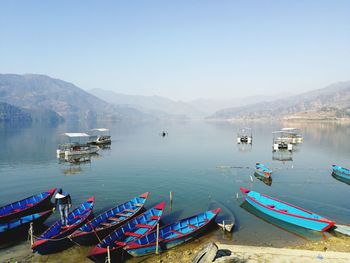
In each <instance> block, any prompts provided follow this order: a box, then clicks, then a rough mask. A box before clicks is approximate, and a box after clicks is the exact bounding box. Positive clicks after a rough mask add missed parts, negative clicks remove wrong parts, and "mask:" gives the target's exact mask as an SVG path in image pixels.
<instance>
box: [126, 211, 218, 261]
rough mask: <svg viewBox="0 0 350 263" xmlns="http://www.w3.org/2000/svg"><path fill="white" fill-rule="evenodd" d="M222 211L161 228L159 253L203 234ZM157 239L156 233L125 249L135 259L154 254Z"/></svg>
mask: <svg viewBox="0 0 350 263" xmlns="http://www.w3.org/2000/svg"><path fill="white" fill-rule="evenodd" d="M220 210H221V208H216V209H214V210H209V211H206V212H204V213H200V214H197V215H195V216H192V217H188V218H185V219H182V220H180V221H178V222H176V223H173V224H170V225H167V226H165V227H162V228H160V229H159V244H158V252H163V251H165V250H168V249H170V248H172V247H175V246H178V245H180V244H182V243H185V242H187V241H189V240H191V239H193V238H194V237H196V236H198V235H200V234H201V233H203V232H204V231H205V230H206V229H207V228H208V227H209V226H210V224H211V223H212V222H214V221H215V218H216V216H217V215H218V213H219V212H220ZM156 238H157V233H156V231H154V232H152V233H150V234H148V235H146V236H143V237H141V238H139V239H137V240H135V241H133V242H131V243H129V244H127V245H126V246H125V247H124V248H123V249H124V250H125V251H127V252H128V253H129V254H130V255H132V256H134V257H139V256H144V255H147V254H153V253H155V251H156V246H157V243H156Z"/></svg>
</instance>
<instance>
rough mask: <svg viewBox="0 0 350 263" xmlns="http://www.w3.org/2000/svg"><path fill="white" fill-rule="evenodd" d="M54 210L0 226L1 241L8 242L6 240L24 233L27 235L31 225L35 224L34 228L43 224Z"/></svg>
mask: <svg viewBox="0 0 350 263" xmlns="http://www.w3.org/2000/svg"><path fill="white" fill-rule="evenodd" d="M51 214H52V210H51V209H50V210H47V211H44V212H40V213H35V214H31V215H26V216H23V217H20V218H16V219H13V220H11V221H9V222H7V223H3V224H0V240H1V241H6V238H10V237H16V238H18V235H21V234H22V233H24V234H26V235H25V236H26V237H27V233H28V232H27V231H28V229H29V227H30V223H33V224H34V225H33V226H36V225H37V224H41V223H43V222H44V221H45V220H46V219H47V218H48V217H49V216H50V215H51Z"/></svg>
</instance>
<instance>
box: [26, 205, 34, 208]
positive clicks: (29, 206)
mask: <svg viewBox="0 0 350 263" xmlns="http://www.w3.org/2000/svg"><path fill="white" fill-rule="evenodd" d="M33 206H34V205H33V204H26V207H33Z"/></svg>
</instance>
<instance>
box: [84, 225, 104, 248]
mask: <svg viewBox="0 0 350 263" xmlns="http://www.w3.org/2000/svg"><path fill="white" fill-rule="evenodd" d="M87 223H88V224H89V225H90V227H91V228H92V231H93V232H94V234H95V236H96V237H97V240H98V242H99V243H101V242H102V240H101V239H100V237H99V236H98V234H97V232H96V229H95V228H94V227H93V225H92V224H91V221H90V220H87Z"/></svg>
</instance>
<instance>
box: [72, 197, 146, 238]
mask: <svg viewBox="0 0 350 263" xmlns="http://www.w3.org/2000/svg"><path fill="white" fill-rule="evenodd" d="M148 195H149V193H148V192H146V193H143V194H142V195H140V196H137V197H134V198H133V199H131V200H130V201H127V202H125V203H123V204H121V205H118V206H116V207H114V208H111V209H109V210H107V211H105V212H103V213H101V214H99V215H98V216H96V217H95V218H94V219H92V220H90V221H88V222H87V223H86V224H84V225H83V226H81V227H80V228H79V229H78V230H76V231H75V232H74V233H73V234H72V235H71V236H70V238H71V239H72V241H73V242H75V243H78V244H80V245H92V244H96V243H99V242H100V241H101V240H102V239H104V238H105V237H106V236H107V235H108V234H110V233H111V232H112V231H113V230H115V229H116V228H118V227H119V226H121V225H122V224H123V223H125V222H126V221H128V220H130V219H131V218H133V217H134V216H135V215H137V214H138V213H139V212H140V211H141V209H142V208H143V207H144V204H145V202H146V200H147V197H148Z"/></svg>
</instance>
